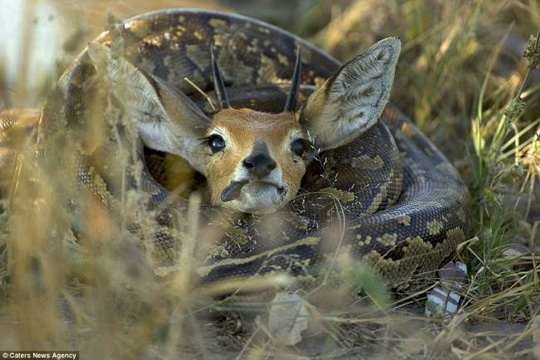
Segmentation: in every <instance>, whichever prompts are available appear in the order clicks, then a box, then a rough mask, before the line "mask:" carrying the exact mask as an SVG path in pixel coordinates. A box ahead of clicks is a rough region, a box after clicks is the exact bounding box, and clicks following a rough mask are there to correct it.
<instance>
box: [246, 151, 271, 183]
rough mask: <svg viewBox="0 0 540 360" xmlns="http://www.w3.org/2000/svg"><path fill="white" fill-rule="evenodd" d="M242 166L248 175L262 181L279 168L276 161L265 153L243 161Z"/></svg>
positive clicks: (253, 155)
mask: <svg viewBox="0 0 540 360" xmlns="http://www.w3.org/2000/svg"><path fill="white" fill-rule="evenodd" d="M242 165H243V166H244V168H246V169H247V171H248V173H249V174H250V175H252V176H254V177H256V178H259V179H262V178H264V177H266V176H268V175H270V173H271V172H272V170H274V169H275V168H276V166H277V164H276V162H275V161H274V159H272V158H271V157H270V155H268V154H265V153H259V154H252V155H250V156H248V157H247V158H245V159H244V161H242Z"/></svg>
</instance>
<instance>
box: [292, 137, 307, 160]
mask: <svg viewBox="0 0 540 360" xmlns="http://www.w3.org/2000/svg"><path fill="white" fill-rule="evenodd" d="M308 148H309V143H308V141H307V140H305V139H296V140H294V141H293V142H292V143H291V151H292V152H293V153H294V154H295V155H298V156H302V155H304V153H305V152H306V151H307V150H308Z"/></svg>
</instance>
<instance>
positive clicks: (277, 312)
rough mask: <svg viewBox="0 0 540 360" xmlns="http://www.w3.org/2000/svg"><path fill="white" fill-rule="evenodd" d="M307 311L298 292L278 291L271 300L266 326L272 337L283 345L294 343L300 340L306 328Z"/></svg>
mask: <svg viewBox="0 0 540 360" xmlns="http://www.w3.org/2000/svg"><path fill="white" fill-rule="evenodd" d="M308 320H309V311H308V309H307V307H306V302H305V301H304V299H302V298H301V297H300V295H298V294H290V293H288V292H280V293H278V294H276V296H275V297H274V299H273V300H272V303H271V307H270V314H269V317H268V328H269V331H270V334H272V336H273V337H274V339H275V340H276V341H277V342H279V343H280V344H283V345H288V346H292V345H296V344H298V343H299V342H300V341H302V332H303V331H304V330H306V329H307V327H308Z"/></svg>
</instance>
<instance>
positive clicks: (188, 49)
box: [0, 9, 467, 286]
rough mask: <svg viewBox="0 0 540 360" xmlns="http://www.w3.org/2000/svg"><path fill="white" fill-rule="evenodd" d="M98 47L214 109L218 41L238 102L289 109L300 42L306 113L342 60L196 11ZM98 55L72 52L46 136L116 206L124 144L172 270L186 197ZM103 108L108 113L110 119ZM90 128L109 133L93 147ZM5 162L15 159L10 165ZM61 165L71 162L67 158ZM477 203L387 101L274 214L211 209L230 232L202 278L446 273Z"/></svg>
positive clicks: (243, 20) (105, 37)
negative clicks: (333, 264)
mask: <svg viewBox="0 0 540 360" xmlns="http://www.w3.org/2000/svg"><path fill="white" fill-rule="evenodd" d="M94 43H95V44H102V45H106V46H107V47H109V48H110V49H111V53H113V56H116V57H121V58H122V59H125V60H127V61H128V62H129V63H130V64H132V65H134V66H135V68H137V69H141V70H144V71H145V72H147V73H150V74H152V75H153V76H155V77H157V78H159V79H161V80H162V81H164V82H165V83H166V84H167V85H168V86H170V87H172V88H174V89H176V90H178V91H181V92H183V93H184V94H186V95H188V96H190V97H191V98H192V99H194V100H195V101H196V102H197V104H199V107H200V108H201V109H202V110H203V111H204V112H205V113H207V114H210V115H211V113H212V108H211V106H210V103H209V101H207V98H206V97H209V98H210V99H215V93H214V91H213V90H214V89H213V82H212V73H211V66H210V65H211V64H210V55H209V54H210V45H211V44H213V47H214V52H215V54H216V58H217V61H218V63H219V66H220V68H221V71H222V72H223V77H224V81H225V85H226V87H227V89H228V92H229V97H230V102H231V104H232V105H233V106H234V107H249V108H252V109H257V110H260V111H266V112H279V109H281V107H282V106H283V105H282V104H283V102H284V101H285V97H286V92H287V88H288V85H289V83H290V78H291V74H292V71H293V67H294V63H295V54H296V49H297V48H299V49H300V50H301V53H302V59H303V62H302V66H303V71H302V77H301V96H300V104H299V107H301V106H302V102H303V100H305V98H306V97H307V96H308V95H309V94H310V93H311V92H313V90H314V89H316V88H317V87H318V86H320V85H321V84H322V83H323V82H324V81H325V80H326V79H327V78H329V77H331V76H332V74H333V73H334V72H336V70H338V69H339V67H340V65H341V64H340V63H339V62H338V61H337V60H335V59H333V58H332V57H331V56H329V55H327V54H325V53H324V52H323V51H321V50H319V49H317V48H316V47H314V46H312V45H311V44H309V43H307V42H306V41H304V40H302V39H300V38H298V37H296V36H294V35H292V34H290V33H287V32H285V31H283V30H281V29H278V28H276V27H273V26H271V25H268V24H265V23H263V22H261V21H258V20H254V19H251V18H247V17H243V16H239V15H232V14H225V13H218V12H209V11H203V10H195V9H193V10H192V9H171V10H162V11H158V12H153V13H147V14H143V15H140V16H136V17H133V18H130V19H128V20H125V21H123V22H121V23H119V24H116V25H114V26H113V27H112V28H111V29H110V30H109V31H107V32H105V33H103V34H102V35H100V36H99V37H98V38H97V39H96V40H95V41H94ZM89 53H90V51H89V50H85V51H84V52H83V53H82V54H81V55H80V56H79V57H78V58H77V59H76V60H75V62H74V63H73V64H72V65H71V66H70V67H69V68H68V69H67V70H66V72H65V73H64V75H63V76H62V78H61V79H60V81H59V82H58V87H57V89H56V90H55V91H54V92H53V93H52V94H51V95H50V96H49V99H48V101H47V104H46V106H45V108H44V111H43V113H42V116H41V120H40V124H39V129H38V134H37V135H38V136H37V139H38V140H37V144H38V146H39V147H40V150H42V152H43V153H44V154H45V157H46V156H47V153H49V154H50V153H53V152H54V151H53V150H51V147H52V146H53V145H54V146H55V147H56V149H58V148H61V149H63V150H60V151H61V152H64V151H65V149H68V148H69V149H71V150H70V151H69V153H70V154H77V159H78V160H77V164H78V165H77V174H76V178H77V179H78V180H77V181H78V182H79V183H80V184H83V186H84V187H85V188H86V189H90V191H91V192H92V193H93V194H94V195H97V198H98V199H99V200H100V201H101V202H102V203H103V204H105V205H106V208H107V209H110V211H111V214H113V208H114V203H115V202H116V203H118V202H121V201H120V199H119V198H120V197H123V196H124V195H120V191H119V190H118V182H117V181H116V180H115V179H116V178H115V176H116V175H117V172H118V171H116V170H117V169H115V168H114V167H115V166H118V165H115V164H117V163H115V162H114V161H116V160H117V159H115V155H114V154H116V153H117V152H118V149H119V148H121V147H124V148H127V149H128V150H129V151H127V154H128V155H127V159H128V164H130V168H129V169H130V170H129V171H128V175H127V176H126V175H125V174H124V176H123V177H122V179H123V180H122V181H123V182H122V186H123V187H122V189H124V190H125V189H129V190H130V191H133V192H137V193H139V194H143V195H144V196H143V198H144V201H143V205H144V208H145V210H148V211H149V212H146V213H145V214H148V213H151V214H153V216H154V219H155V223H154V225H156V224H157V225H156V226H157V227H156V229H158V230H155V231H154V232H153V234H152V235H150V237H151V238H152V243H153V253H154V255H155V257H156V258H158V259H160V261H161V260H162V262H161V263H163V264H166V263H167V261H169V260H171V261H174V260H175V259H176V258H175V249H178V248H181V245H178V242H180V243H181V240H182V232H181V231H174V230H171V229H173V228H174V225H175V224H176V225H178V224H177V223H176V222H175V221H176V220H175V218H174V216H172V215H171V214H172V213H174V210H175V209H176V210H178V211H181V210H183V209H185V207H186V201H185V200H182V199H178V198H176V199H174V200H171V196H170V192H169V190H167V189H166V188H165V187H164V186H163V183H164V181H165V180H166V179H165V180H164V178H165V177H166V176H167V175H166V174H165V175H164V173H165V172H164V171H163V167H164V162H165V158H166V157H165V154H163V153H160V152H157V151H151V150H149V149H146V150H143V149H142V146H141V145H140V142H138V141H137V140H136V139H135V140H134V139H133V136H130V125H129V122H130V121H131V122H133V121H140V119H135V120H134V119H132V118H129V116H127V115H126V114H127V113H129V111H126V109H125V108H123V102H122V99H120V100H119V99H118V95H117V96H116V97H115V96H111V94H110V92H109V93H108V92H107V87H106V86H99V84H101V83H100V81H102V80H103V77H104V76H103V72H102V71H100V69H101V68H102V66H103V64H101V65H100V64H98V62H99V61H98V60H96V57H95V56H92V54H91V53H90V54H89ZM102 60H103V59H102ZM100 66H101V67H100ZM105 77H106V76H105ZM186 78H187V79H189V80H190V81H189V82H188V81H186V80H185V79H186ZM103 81H107V79H105V80H103ZM108 81H111V80H110V79H109V80H108ZM96 84H97V85H96ZM193 84H196V87H197V88H199V90H201V91H203V92H205V93H206V95H205V96H202V95H201V94H200V92H199V91H197V90H196V89H195V88H194V86H193ZM141 91H142V93H144V89H142V90H141ZM141 102H144V101H143V100H141ZM96 106H101V108H100V109H104V110H101V111H98V114H99V116H96V111H95V109H96ZM124 107H125V106H124ZM93 110H94V111H93ZM147 110H148V111H147V112H146V113H145V114H143V115H144V116H150V117H151V116H152V109H151V107H149V108H148V109H147ZM6 114H7V112H4V113H3V118H0V142H2V144H0V145H3V148H4V149H5V148H6V146H7V145H6V144H7V143H8V138H9V136H8V134H9V131H11V130H13V129H14V128H16V127H17V126H19V125H20V126H23V127H24V126H25V125H24V124H22V125H21V124H17V120H14V119H13V117H10V116H7V115H6ZM102 114H104V115H103V116H101V115H102ZM143 115H141V116H143ZM103 118H105V119H106V121H103ZM111 119H112V120H111ZM118 119H121V120H118ZM122 119H123V120H122ZM126 119H127V120H126ZM126 121H127V122H126ZM97 123H99V124H100V125H99V126H96V125H95V124H97ZM126 124H127V125H126ZM96 129H97V130H96ZM89 132H90V133H97V134H101V135H103V136H102V138H103V139H101V140H99V141H94V142H92V141H89V140H88V139H89V138H91V137H89V136H88V133H89ZM135 137H136V136H135ZM51 139H53V140H51ZM59 144H61V145H59ZM66 146H67V147H66ZM0 148H2V146H0ZM131 149H134V150H133V151H131ZM0 156H3V157H4V160H6V159H7V157H8V155H7V154H3V153H0ZM0 160H1V158H0ZM7 164H8V161H4V165H3V166H8V165H7ZM56 166H60V167H66V163H63V162H61V161H60V162H59V164H56ZM115 174H116V175H115ZM466 199H467V191H466V189H465V187H464V185H463V182H462V181H461V179H460V177H459V175H458V173H457V171H456V170H455V169H454V168H453V166H452V165H451V164H450V163H449V162H448V160H447V159H446V158H445V157H444V156H443V155H442V154H441V153H440V152H439V151H438V150H437V148H436V147H435V146H434V145H433V144H432V143H431V142H430V141H429V140H428V139H427V138H426V137H425V136H424V135H423V134H422V133H421V132H420V131H419V130H418V129H417V128H416V127H415V126H414V125H413V124H412V122H410V121H409V120H408V119H407V118H406V117H405V116H404V115H402V114H401V113H400V112H399V110H397V108H396V107H395V106H394V105H392V104H389V105H387V107H386V109H385V111H384V113H383V115H382V116H381V118H380V119H379V121H378V122H377V124H375V125H374V126H372V127H371V128H370V129H369V130H367V131H366V132H365V133H363V134H362V135H360V136H359V137H358V138H357V139H355V140H354V141H352V142H350V143H349V144H347V145H344V146H341V147H338V148H336V149H334V150H329V151H325V152H322V153H321V154H319V156H318V157H317V159H316V161H313V162H312V163H311V164H310V166H309V168H308V170H307V173H306V175H305V177H304V179H303V182H302V187H301V190H300V192H299V194H298V196H297V197H296V198H295V199H294V200H293V201H291V202H290V203H289V204H288V206H287V207H286V208H284V209H282V210H280V211H278V212H276V213H275V214H272V215H264V216H256V215H248V214H242V215H237V214H236V215H234V214H233V215H231V216H229V215H228V214H227V212H225V215H222V216H221V217H216V216H214V215H215V214H216V213H219V209H214V208H212V207H210V206H206V205H203V207H202V210H203V211H201V220H200V221H201V223H202V224H206V225H208V224H212V226H213V228H214V227H217V228H218V229H219V230H217V233H218V234H219V236H218V240H216V241H215V242H213V243H212V244H211V246H207V249H206V250H205V254H204V256H202V259H201V261H202V265H201V266H199V267H198V269H197V274H198V276H199V277H200V279H202V280H203V281H215V280H219V279H228V278H234V277H239V276H254V275H257V274H258V275H264V274H266V273H269V272H273V271H287V272H289V273H292V274H294V275H310V274H312V273H315V272H316V271H317V270H316V269H318V268H320V267H318V266H317V264H321V263H322V262H321V261H323V260H324V259H325V258H329V257H332V255H334V254H336V252H337V251H340V252H345V253H347V254H351V255H353V256H354V257H356V258H359V259H362V260H364V261H366V262H367V263H369V264H370V265H372V266H373V267H374V268H375V269H377V271H379V272H380V273H381V274H382V275H383V277H384V278H385V279H386V281H387V282H388V283H389V284H390V285H391V286H400V285H402V284H404V283H406V282H407V281H408V280H409V279H410V277H411V276H412V275H413V274H415V273H420V274H422V273H429V272H433V271H435V270H436V269H437V268H438V267H439V266H440V265H441V264H442V263H443V261H444V260H445V259H447V258H448V257H449V256H451V254H452V253H453V252H454V251H455V250H456V248H457V246H458V244H459V243H460V242H461V241H463V240H464V239H465V230H466V229H465V228H466V227H465V224H466V219H465V211H464V207H465V203H466ZM68 200H69V199H68ZM128 200H129V199H128ZM122 201H124V203H125V201H127V200H126V199H123V200H122ZM68 202H70V201H68ZM70 206H72V204H71V205H70ZM111 216H112V215H111ZM217 218H219V219H220V220H219V221H217V220H216V219H217ZM145 219H146V218H145ZM145 221H147V219H146V220H145ZM148 221H149V220H148ZM216 224H217V225H216ZM224 224H225V225H226V226H224ZM268 224H270V225H268ZM128 227H130V229H131V232H132V233H139V234H140V233H141V232H144V231H143V226H142V225H140V224H139V225H138V224H136V221H134V222H133V223H132V224H131V225H129V226H128ZM214 232H216V230H215V229H214ZM200 236H203V234H202V233H201V234H200ZM198 242H201V243H202V240H199V239H197V243H198ZM201 251H202V250H201ZM163 259H166V260H163Z"/></svg>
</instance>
